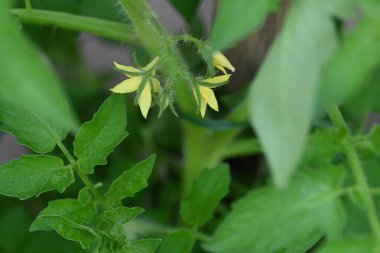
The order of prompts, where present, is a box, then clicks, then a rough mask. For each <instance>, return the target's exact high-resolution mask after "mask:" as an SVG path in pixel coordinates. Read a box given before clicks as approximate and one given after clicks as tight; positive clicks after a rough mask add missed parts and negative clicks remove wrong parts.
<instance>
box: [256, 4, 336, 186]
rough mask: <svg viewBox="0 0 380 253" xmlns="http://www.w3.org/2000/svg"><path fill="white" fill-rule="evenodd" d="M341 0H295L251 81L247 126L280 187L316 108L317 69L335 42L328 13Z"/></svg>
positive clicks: (293, 166) (299, 151) (291, 169)
mask: <svg viewBox="0 0 380 253" xmlns="http://www.w3.org/2000/svg"><path fill="white" fill-rule="evenodd" d="M340 3H341V2H340V1H336V4H335V5H334V6H333V7H334V9H333V10H331V8H326V6H325V5H326V4H325V1H313V0H306V1H295V2H294V3H293V5H292V6H291V7H290V10H289V13H288V15H287V17H286V21H285V24H284V27H283V29H282V32H281V33H280V34H279V36H278V37H277V39H276V41H275V42H274V45H273V46H272V49H271V50H270V52H269V54H268V56H267V57H266V59H265V61H264V63H263V66H262V67H261V69H260V71H259V73H258V76H257V77H256V79H255V80H254V81H253V83H252V87H251V90H250V95H249V97H250V104H249V108H250V119H251V124H252V125H253V127H254V128H255V130H256V131H257V134H258V136H259V137H260V140H261V144H262V146H263V149H264V151H265V154H266V157H267V160H268V163H269V165H270V170H271V172H272V175H273V179H274V182H275V184H276V185H277V186H279V187H285V186H286V185H287V183H288V181H289V179H290V176H291V175H292V173H293V172H294V170H295V169H296V166H297V164H298V162H299V159H300V158H301V155H302V153H303V148H304V144H305V141H306V138H307V134H308V132H309V128H310V124H311V120H312V118H313V115H314V110H315V108H316V100H317V94H318V90H319V83H320V80H319V73H320V72H321V70H322V68H323V66H324V63H325V62H326V61H327V60H328V59H329V57H331V55H332V53H334V52H335V50H336V49H337V46H338V42H337V36H336V33H335V29H334V23H333V20H332V15H333V13H331V11H335V10H339V8H340V7H341V6H340V5H341V4H340ZM315 27H318V29H315ZM310 59H313V60H310ZM300 94H302V95H300Z"/></svg>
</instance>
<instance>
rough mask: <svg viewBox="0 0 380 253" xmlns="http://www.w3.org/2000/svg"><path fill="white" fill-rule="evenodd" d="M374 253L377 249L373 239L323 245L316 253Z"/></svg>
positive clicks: (349, 240)
mask: <svg viewBox="0 0 380 253" xmlns="http://www.w3.org/2000/svg"><path fill="white" fill-rule="evenodd" d="M337 252H344V253H364V252H366V253H376V252H379V247H378V245H377V243H376V240H375V238H360V239H343V240H339V241H333V242H330V243H327V244H326V245H324V246H323V247H322V248H321V249H320V250H318V253H337Z"/></svg>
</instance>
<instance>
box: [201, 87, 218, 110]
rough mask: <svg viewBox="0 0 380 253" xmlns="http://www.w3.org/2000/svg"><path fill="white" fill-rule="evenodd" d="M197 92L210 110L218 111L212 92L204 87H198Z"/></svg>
mask: <svg viewBox="0 0 380 253" xmlns="http://www.w3.org/2000/svg"><path fill="white" fill-rule="evenodd" d="M199 90H200V92H201V96H202V99H204V100H205V101H206V102H207V104H209V105H210V107H211V108H212V109H214V110H215V111H219V107H218V101H217V100H216V97H215V94H214V91H213V90H212V89H210V88H208V87H204V86H200V87H199Z"/></svg>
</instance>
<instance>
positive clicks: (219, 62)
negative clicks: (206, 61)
mask: <svg viewBox="0 0 380 253" xmlns="http://www.w3.org/2000/svg"><path fill="white" fill-rule="evenodd" d="M212 58H213V64H214V66H215V67H216V68H218V69H220V70H221V71H222V72H223V73H224V74H227V71H226V69H225V68H227V69H229V70H231V71H232V72H235V68H234V66H232V64H231V63H230V61H229V60H228V59H227V58H226V57H225V56H224V55H223V54H222V53H221V52H219V51H216V52H214V53H213V54H212Z"/></svg>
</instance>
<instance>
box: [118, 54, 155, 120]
mask: <svg viewBox="0 0 380 253" xmlns="http://www.w3.org/2000/svg"><path fill="white" fill-rule="evenodd" d="M157 62H158V57H156V58H155V59H153V60H152V61H151V62H150V63H149V64H148V65H146V66H145V67H144V68H142V69H137V68H135V67H132V66H124V65H121V64H118V63H116V62H114V64H115V66H116V68H117V69H119V70H122V71H123V72H124V73H125V75H126V76H128V77H129V78H128V79H126V80H124V81H122V82H121V83H119V84H118V85H116V86H115V87H113V88H112V89H111V91H112V92H114V93H131V92H134V91H137V90H138V89H139V87H140V86H141V85H144V87H142V90H141V93H140V94H139V98H138V101H137V102H138V104H139V106H140V111H141V113H142V115H143V116H144V118H147V116H148V112H149V109H150V106H151V104H152V88H151V86H152V87H153V91H154V92H156V93H159V92H160V91H161V90H162V89H161V83H160V81H159V80H158V79H157V78H155V77H153V75H154V73H152V74H151V75H148V76H146V75H144V74H145V73H147V72H150V71H151V70H152V68H153V67H154V65H156V64H157Z"/></svg>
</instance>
